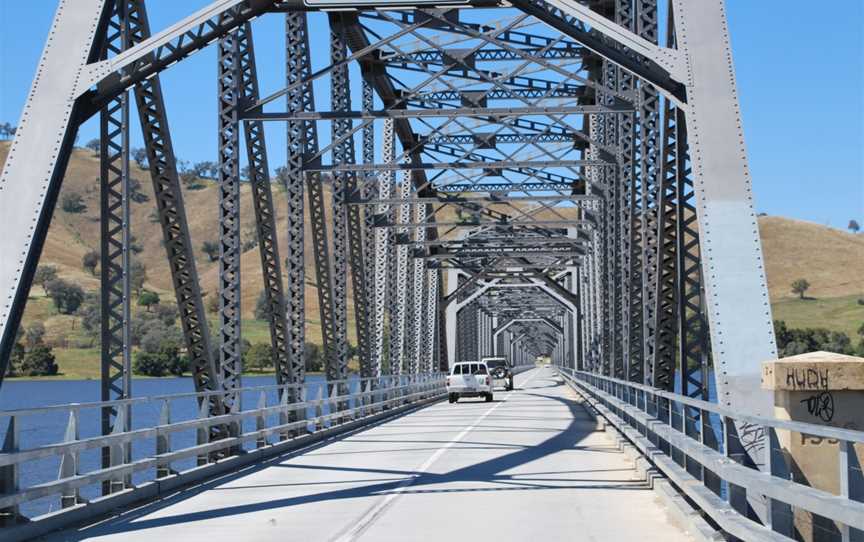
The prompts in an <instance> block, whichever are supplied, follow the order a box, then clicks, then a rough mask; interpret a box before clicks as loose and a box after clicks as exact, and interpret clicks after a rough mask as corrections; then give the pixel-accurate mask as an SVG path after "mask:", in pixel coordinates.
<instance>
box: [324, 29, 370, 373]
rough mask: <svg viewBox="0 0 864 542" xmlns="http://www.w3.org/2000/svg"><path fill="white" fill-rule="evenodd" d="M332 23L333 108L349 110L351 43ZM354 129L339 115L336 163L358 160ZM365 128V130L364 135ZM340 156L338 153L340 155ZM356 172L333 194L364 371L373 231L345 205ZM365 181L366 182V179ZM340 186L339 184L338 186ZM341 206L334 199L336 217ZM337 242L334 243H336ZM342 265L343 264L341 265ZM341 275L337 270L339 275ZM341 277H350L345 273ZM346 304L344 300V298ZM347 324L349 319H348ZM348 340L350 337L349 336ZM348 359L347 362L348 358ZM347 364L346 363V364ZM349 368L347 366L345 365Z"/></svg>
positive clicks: (355, 208)
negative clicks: (344, 239) (367, 250)
mask: <svg viewBox="0 0 864 542" xmlns="http://www.w3.org/2000/svg"><path fill="white" fill-rule="evenodd" d="M330 25H331V40H332V46H331V50H330V55H331V56H330V62H331V64H332V65H334V66H335V65H336V64H337V63H343V64H342V65H341V66H339V67H336V68H334V69H333V70H332V72H331V81H332V83H331V87H330V91H331V94H332V96H333V104H332V105H333V110H334V111H349V110H350V109H351V87H350V77H349V73H348V64H347V63H344V62H345V59H346V57H347V56H348V47H347V43H346V33H345V25H344V22H343V21H342V18H341V15H339V14H335V13H331V14H330ZM351 129H352V122H351V120H350V119H338V120H334V121H333V137H334V139H335V138H337V137H344V138H345V139H344V141H343V142H342V143H340V144H339V145H336V147H335V148H334V149H333V153H334V160H333V163H334V164H339V163H342V164H353V163H355V156H354V137H353V135H350V136H349V135H348V134H349V133H350V131H351ZM365 135H366V132H364V136H365ZM337 156H338V157H339V158H338V159H337ZM357 176H358V173H343V174H341V175H340V174H338V173H336V174H335V175H334V179H333V187H334V189H333V196H334V198H336V197H339V196H341V198H342V202H341V203H340V205H341V207H342V211H341V212H342V214H343V215H344V221H345V228H344V229H343V231H344V233H345V235H347V245H348V257H349V259H350V263H351V286H352V289H353V294H354V322H355V325H356V331H357V346H358V348H357V350H358V352H359V358H360V366H361V373H362V374H368V373H369V325H368V323H369V319H368V291H369V288H368V287H367V277H366V267H367V262H366V258H365V255H364V248H365V245H366V242H365V241H364V236H367V235H371V232H368V234H367V232H364V227H363V226H364V221H363V216H362V214H361V213H362V208H361V206H359V205H351V206H348V205H346V198H347V197H348V196H349V195H350V196H351V197H354V195H355V194H356V192H357ZM364 185H365V183H364ZM337 187H338V188H337ZM340 190H341V194H340ZM338 210H339V206H337V205H336V204H335V202H334V217H335V216H336V214H337V212H338ZM335 231H336V230H335V226H334V234H333V239H334V243H335V242H336V233H335ZM334 246H335V245H334ZM334 255H335V256H337V257H338V251H337V250H335V249H334ZM340 265H341V267H339V266H340ZM342 268H345V265H344V257H343V263H341V264H340V263H339V262H338V259H337V273H340V272H339V271H338V270H339V269H342ZM339 276H340V275H339V274H337V278H338V277H339ZM340 280H347V273H346V276H344V277H342V278H341V279H340ZM347 295H348V294H347V288H346V292H345V301H347ZM343 304H344V301H343ZM346 326H347V323H346ZM346 341H347V337H346ZM346 363H347V362H346ZM346 367H347V366H346ZM346 371H347V368H346Z"/></svg>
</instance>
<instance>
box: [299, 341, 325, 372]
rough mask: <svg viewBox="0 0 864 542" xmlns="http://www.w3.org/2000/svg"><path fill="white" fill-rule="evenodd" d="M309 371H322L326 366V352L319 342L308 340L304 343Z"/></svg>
mask: <svg viewBox="0 0 864 542" xmlns="http://www.w3.org/2000/svg"><path fill="white" fill-rule="evenodd" d="M303 353H304V357H305V358H306V370H307V371H320V370H322V369H323V368H324V352H323V351H322V350H321V347H320V346H318V345H317V344H314V343H310V342H307V343H306V344H304V345H303Z"/></svg>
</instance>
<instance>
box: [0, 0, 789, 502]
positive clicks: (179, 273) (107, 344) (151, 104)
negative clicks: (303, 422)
mask: <svg viewBox="0 0 864 542" xmlns="http://www.w3.org/2000/svg"><path fill="white" fill-rule="evenodd" d="M328 8H340V9H339V10H338V11H328V12H327V22H328V26H329V28H328V30H329V45H330V46H329V57H328V61H327V66H326V67H325V68H323V69H320V70H317V71H313V68H312V66H313V63H312V60H311V58H312V55H313V51H312V48H311V47H310V24H309V20H310V15H309V12H314V11H320V10H327V9H328ZM345 8H346V5H344V3H343V2H340V1H339V0H307V2H306V3H305V4H304V3H299V2H296V1H278V0H219V1H216V2H214V3H213V4H212V5H211V6H209V7H207V8H205V9H202V10H200V11H198V12H196V13H195V14H193V15H192V16H190V17H188V18H186V19H184V20H182V21H180V22H178V23H176V24H174V25H172V26H170V27H168V28H167V29H165V30H163V31H161V32H159V33H157V34H155V35H151V32H150V27H149V23H148V18H147V13H146V9H145V2H144V0H117V1H114V0H76V1H75V2H74V8H73V7H72V2H70V1H69V0H61V2H60V7H59V9H58V11H57V14H56V16H55V20H54V23H53V26H52V29H51V33H50V35H49V39H48V42H47V44H46V47H45V50H44V52H43V55H42V58H41V61H40V64H39V67H38V70H37V76H36V78H35V80H34V82H33V86H32V88H31V91H30V94H29V96H28V99H27V104H26V106H25V110H24V113H23V114H22V118H21V121H20V123H19V127H18V130H17V133H16V137H15V141H14V142H13V144H12V148H11V150H10V153H9V158H8V159H7V162H6V164H5V166H4V169H3V173H2V177H0V216H3V217H5V219H6V220H7V221H8V223H9V224H11V225H13V227H12V228H10V229H9V230H8V231H7V233H6V235H4V236H2V237H0V253H2V254H4V264H3V265H2V266H0V292H2V301H0V334H2V339H0V375H3V374H5V372H6V365H7V364H8V361H9V358H10V353H11V351H12V347H13V346H14V344H15V340H16V339H15V338H16V332H17V330H18V327H19V324H20V321H21V316H22V313H23V311H24V306H25V302H26V299H27V295H28V292H29V290H30V286H31V283H32V280H33V274H34V272H35V269H36V265H37V263H38V261H39V256H40V253H41V250H42V246H43V244H44V241H45V237H46V235H47V232H48V226H49V223H50V218H51V215H52V213H53V210H54V206H55V203H56V200H57V197H58V194H59V190H60V186H61V182H62V179H63V176H64V174H65V169H66V164H67V162H68V159H69V156H70V153H71V151H72V146H73V142H74V139H75V134H76V132H77V129H78V126H79V125H80V124H81V123H82V122H84V121H85V120H86V119H88V118H90V117H92V116H94V115H97V114H98V115H99V116H100V119H101V136H102V151H101V152H102V154H101V162H102V174H101V185H100V186H101V207H100V210H101V216H102V230H101V261H102V266H101V269H102V277H101V278H102V341H101V344H102V382H103V387H102V399H103V400H113V399H118V398H124V397H128V396H130V395H131V393H132V392H131V380H130V349H131V344H130V337H129V325H130V311H129V304H130V302H131V296H130V291H129V263H130V258H129V247H130V228H129V196H130V187H129V131H130V129H131V125H132V121H131V118H130V103H131V100H133V99H134V103H135V109H136V110H137V114H138V120H139V124H140V126H141V129H142V132H143V135H144V142H145V148H146V151H147V161H148V164H149V169H150V173H151V179H152V184H153V189H154V193H155V195H156V197H155V200H156V204H157V211H158V213H157V214H158V217H159V221H160V224H161V227H162V234H163V238H164V246H165V250H166V257H167V258H168V261H169V264H170V265H169V266H170V270H171V276H172V281H173V286H174V291H175V295H176V302H177V305H178V307H179V309H180V321H181V324H182V329H183V334H184V338H185V346H186V350H187V352H188V355H189V358H190V365H191V368H192V372H193V376H194V384H195V389H196V391H199V392H207V391H216V390H227V391H229V392H230V390H232V389H237V388H239V387H240V379H241V378H240V374H241V372H242V355H241V349H240V339H241V336H242V330H241V319H240V315H241V306H240V298H241V296H240V290H241V279H240V266H239V262H240V254H241V251H242V247H241V243H240V215H239V213H240V205H239V198H240V187H241V177H240V172H241V167H240V164H241V160H245V162H246V163H248V166H249V167H248V172H249V173H248V179H246V180H248V182H249V183H250V186H251V194H252V199H253V208H254V214H255V217H254V218H255V225H256V234H257V239H258V248H259V252H260V260H261V269H262V275H263V277H264V285H265V288H264V292H265V299H266V304H267V308H268V312H269V314H270V315H271V317H270V321H269V325H270V340H271V346H272V348H273V352H274V365H275V367H276V379H277V383H279V384H298V383H302V382H303V380H304V367H305V364H304V358H303V356H304V344H305V329H304V328H305V321H306V317H307V315H306V314H305V309H304V307H305V300H304V295H305V292H304V285H305V282H306V277H305V266H304V262H305V261H306V257H307V255H306V254H305V253H304V235H305V233H304V220H305V219H304V217H305V216H307V215H308V217H309V222H310V224H309V225H310V228H309V231H310V233H311V242H310V243H309V246H311V247H312V252H313V254H312V255H311V258H312V261H314V265H315V270H316V277H315V278H316V284H317V295H318V306H319V310H320V313H319V314H318V315H315V316H316V317H318V318H319V319H320V322H321V328H322V335H323V347H324V352H325V358H326V372H327V376H328V380H330V381H334V382H340V381H342V382H344V380H345V378H346V376H347V374H348V361H349V360H348V350H349V349H348V341H347V338H348V325H349V321H348V307H349V305H350V306H353V308H354V317H355V318H354V320H355V325H356V336H357V337H358V345H357V346H358V358H359V368H360V373H361V374H362V376H363V377H369V378H374V377H376V376H380V375H381V374H388V375H399V374H406V373H407V374H416V373H428V372H432V371H435V370H446V368H447V367H448V364H449V363H452V362H453V361H455V360H465V359H475V358H478V357H480V356H488V355H495V354H498V355H501V354H504V355H508V356H510V357H511V358H513V359H516V360H521V361H528V360H530V359H532V358H534V357H537V356H549V357H550V358H551V359H552V361H554V362H555V363H556V364H559V365H562V366H564V367H568V368H570V369H574V370H580V371H588V372H593V373H596V374H599V375H605V376H609V377H614V378H618V379H623V380H628V381H631V382H637V383H644V384H649V385H652V386H655V387H657V388H660V389H663V390H670V391H678V392H679V393H683V394H686V395H689V396H691V397H697V398H702V399H712V400H713V399H714V398H715V397H716V400H717V401H718V402H720V403H722V404H723V405H725V406H730V407H734V408H736V409H738V410H739V411H744V412H750V413H752V414H753V415H769V414H770V412H771V403H770V400H769V398H768V397H767V395H766V394H765V393H764V392H762V391H761V390H759V369H758V368H759V362H761V361H765V360H769V359H773V358H774V357H776V347H775V342H774V336H773V329H772V325H771V314H770V306H769V303H768V296H767V288H766V281H765V276H764V270H763V264H762V255H761V248H760V244H759V237H758V229H757V225H756V216H755V213H754V210H753V205H752V194H751V190H750V178H749V173H748V169H747V158H746V151H745V149H744V142H743V135H742V127H741V115H740V111H739V108H738V98H737V90H736V87H735V77H734V68H733V65H732V57H731V51H730V46H729V35H728V29H727V27H726V16H725V12H724V4H723V2H710V3H706V2H693V1H690V0H668V1H667V2H660V5H659V6H658V1H657V0H635V1H634V0H591V1H587V2H577V1H575V0H511V1H510V2H509V3H501V4H498V3H494V2H488V1H485V0H476V1H470V0H469V1H464V0H461V1H453V2H448V1H442V2H435V3H434V5H431V4H430V5H426V4H419V3H418V4H416V5H415V4H412V3H410V2H408V3H406V2H398V3H397V2H388V1H386V0H380V1H376V0H366V1H362V2H360V3H352V5H351V6H350V9H345ZM396 8H399V9H396ZM406 8H411V9H406ZM274 13H276V14H281V15H280V16H282V17H284V20H285V67H286V80H285V86H284V87H283V88H281V89H277V90H275V91H272V92H270V93H269V94H266V95H265V93H264V92H262V90H261V89H260V88H259V84H258V78H257V70H258V69H259V68H258V65H257V64H256V60H255V47H254V39H253V27H254V25H253V23H252V21H253V20H254V19H255V18H257V17H261V16H271V17H272V16H275V15H274ZM661 14H665V15H666V21H665V22H664V24H661V21H660V17H661ZM661 29H662V30H663V32H662V33H661ZM211 44H213V46H215V47H217V48H218V55H217V56H218V104H217V105H216V107H215V111H216V112H217V115H218V141H219V146H218V164H219V175H218V184H219V202H218V205H219V249H220V250H219V260H218V261H219V288H218V292H217V295H218V299H219V309H218V320H219V325H218V333H217V334H215V335H211V334H210V331H209V328H208V325H207V319H206V313H205V310H204V303H203V301H202V292H201V288H200V284H199V278H198V274H197V271H196V267H195V258H194V254H193V250H192V246H193V245H192V239H191V237H190V234H189V229H188V225H187V219H186V211H185V209H184V204H183V194H182V190H181V186H180V182H179V178H178V173H177V160H176V157H175V155H174V151H173V147H172V143H171V133H170V126H171V124H170V122H169V115H168V112H167V110H166V107H165V102H164V98H163V94H162V88H161V84H160V81H159V74H160V72H161V71H163V70H164V69H166V68H167V67H169V66H171V65H173V64H175V63H177V62H180V61H182V60H183V59H184V58H186V57H187V56H189V55H191V54H193V53H195V52H197V51H198V50H200V49H202V48H204V47H206V46H208V45H211ZM70 51H76V52H78V53H77V56H75V55H70V54H69V52H70ZM316 54H317V53H316ZM178 69H179V68H178ZM325 79H328V80H329V89H330V91H329V103H327V104H322V103H320V102H321V101H322V97H324V96H325V95H324V94H323V93H321V92H316V90H315V88H316V84H319V85H320V84H321V82H322V81H324V80H325ZM358 96H359V97H360V100H359V103H353V102H352V100H354V101H356V99H357V97H358ZM316 99H317V100H318V102H319V103H316ZM274 122H275V123H281V124H282V125H284V126H285V127H286V133H287V159H286V171H287V175H286V176H285V178H286V186H285V188H286V190H285V194H286V197H287V200H288V205H287V213H288V215H287V224H288V236H287V238H288V244H287V246H284V247H279V246H278V245H279V243H278V242H277V222H276V213H275V208H276V207H275V204H274V198H275V197H276V195H275V194H274V193H273V191H272V190H271V187H272V184H273V179H272V178H271V167H272V164H271V161H270V160H268V154H267V152H268V147H267V143H266V138H265V125H266V124H267V123H274ZM328 125H329V128H330V136H329V138H322V137H319V136H320V135H321V134H319V131H318V130H319V128H322V129H323V127H326V126H328ZM244 148H245V158H244V157H243V152H244V150H243V149H244ZM280 248H281V251H280ZM309 316H312V315H309ZM0 378H2V376H0ZM0 382H2V380H0ZM336 386H337V387H338V386H343V384H337V385H336ZM286 389H295V388H286ZM336 391H337V393H338V395H340V396H341V395H344V394H345V393H346V390H345V389H339V390H336ZM332 392H333V390H330V392H329V393H332ZM205 397H206V398H205V399H202V409H206V412H208V413H210V414H213V415H218V414H220V413H225V412H230V411H233V410H236V409H237V408H239V396H236V395H232V394H231V393H227V394H223V395H219V394H213V395H208V396H205ZM286 400H287V401H289V402H297V401H300V400H302V398H301V397H296V396H292V397H288V398H286ZM118 420H119V421H120V422H122V424H125V425H126V426H127V427H128V424H129V423H130V422H129V416H128V415H121V414H119V413H118V412H117V411H116V409H106V411H105V413H104V414H103V431H104V432H105V433H106V434H107V433H109V432H111V431H112V430H115V429H116V428H115V425H116V424H117V423H118ZM703 423H704V420H703ZM742 429H746V428H744V427H743V426H742V427H738V430H739V432H740V431H741V430H742ZM692 430H693V431H706V432H707V430H706V429H705V428H699V427H695V426H694V427H693V428H692ZM226 431H227V432H229V433H230V432H231V431H232V428H231V427H218V426H217V427H214V428H212V429H211V430H210V434H209V435H207V438H209V439H214V438H222V437H223V436H224V433H225V432H226ZM748 434H752V432H750V431H748ZM760 448H761V447H760V445H758V443H757V445H754V446H751V447H749V448H748V453H749V454H750V459H751V460H752V461H753V462H755V463H756V464H761V462H762V460H761V456H760V454H759V450H760ZM103 460H104V462H105V463H106V466H107V465H110V464H115V463H116V462H122V461H123V460H124V459H123V454H122V453H120V454H117V453H114V454H113V455H112V454H111V453H107V452H106V455H105V457H104V458H103ZM121 487H122V484H121ZM111 490H112V489H111V488H108V491H111Z"/></svg>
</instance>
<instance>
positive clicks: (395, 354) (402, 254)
mask: <svg viewBox="0 0 864 542" xmlns="http://www.w3.org/2000/svg"><path fill="white" fill-rule="evenodd" d="M406 161H407V162H408V163H410V159H408V158H406ZM399 179H400V180H399V185H398V187H397V188H398V195H399V199H402V200H407V199H408V198H409V197H410V195H411V170H403V171H400V172H399ZM395 218H396V224H397V225H399V224H408V223H409V222H411V205H409V204H407V203H403V204H400V205H399V206H398V207H397V209H396V217H395ZM395 235H396V239H395V241H396V243H394V244H393V246H394V248H395V253H396V254H395V258H392V259H391V265H390V269H389V272H390V283H391V285H392V286H391V290H392V296H391V298H390V365H391V372H392V374H400V373H401V372H402V371H403V370H407V367H406V363H405V328H406V326H405V323H406V318H405V304H406V299H405V298H406V294H407V289H408V245H407V243H406V241H407V240H408V228H405V227H402V226H399V227H397V228H396V229H395Z"/></svg>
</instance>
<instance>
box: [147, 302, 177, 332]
mask: <svg viewBox="0 0 864 542" xmlns="http://www.w3.org/2000/svg"><path fill="white" fill-rule="evenodd" d="M153 314H154V316H156V318H157V319H158V320H159V321H160V322H162V323H163V324H164V325H166V326H168V327H174V324H176V323H177V317H178V316H180V311H178V310H177V305H174V304H172V303H161V302H160V303H159V304H158V305H156V307H155V310H154V311H153Z"/></svg>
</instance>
